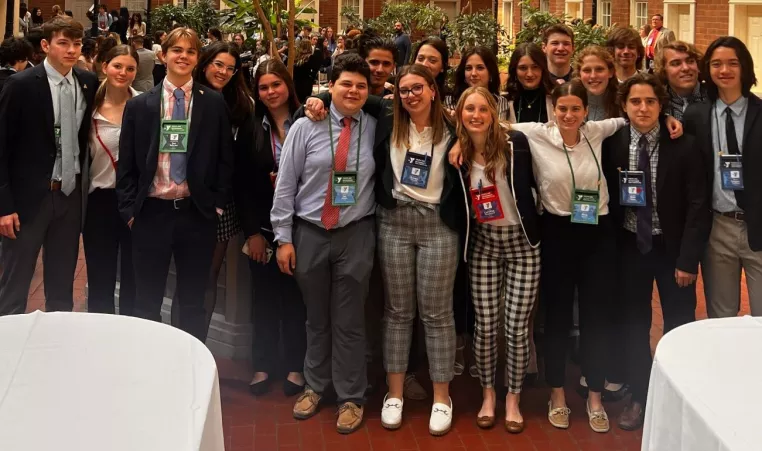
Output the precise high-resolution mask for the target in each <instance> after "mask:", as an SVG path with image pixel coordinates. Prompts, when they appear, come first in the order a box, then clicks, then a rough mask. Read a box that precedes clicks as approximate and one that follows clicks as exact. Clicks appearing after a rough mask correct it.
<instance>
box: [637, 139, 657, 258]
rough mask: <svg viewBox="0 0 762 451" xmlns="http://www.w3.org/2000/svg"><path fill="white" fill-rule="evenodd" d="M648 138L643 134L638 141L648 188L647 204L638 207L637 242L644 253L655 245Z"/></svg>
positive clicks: (644, 185) (640, 169)
mask: <svg viewBox="0 0 762 451" xmlns="http://www.w3.org/2000/svg"><path fill="white" fill-rule="evenodd" d="M648 147H649V146H648V139H646V136H645V135H643V136H641V137H640V141H638V170H639V171H643V174H644V175H645V176H644V177H643V179H644V180H643V189H644V190H646V205H645V206H644V207H639V208H637V218H638V219H637V238H636V239H635V242H636V244H637V246H638V250H639V251H640V252H641V253H642V254H647V253H649V252H650V251H651V247H652V245H653V219H652V216H651V213H652V210H653V206H654V202H653V194H652V193H651V157H650V156H649V155H648Z"/></svg>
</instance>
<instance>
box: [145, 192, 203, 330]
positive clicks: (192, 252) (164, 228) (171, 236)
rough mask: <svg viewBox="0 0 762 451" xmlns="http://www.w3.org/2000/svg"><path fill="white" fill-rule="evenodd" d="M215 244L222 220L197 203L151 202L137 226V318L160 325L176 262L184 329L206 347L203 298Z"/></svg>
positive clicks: (181, 319)
mask: <svg viewBox="0 0 762 451" xmlns="http://www.w3.org/2000/svg"><path fill="white" fill-rule="evenodd" d="M216 244H217V220H216V219H215V218H207V217H206V216H204V215H203V214H201V212H200V211H199V210H198V209H197V208H196V206H195V205H193V201H192V199H190V198H186V199H182V200H180V201H178V202H174V201H171V200H162V199H156V198H153V197H149V198H147V199H146V200H145V202H144V203H143V207H142V209H141V210H140V212H139V213H138V214H137V215H136V217H135V221H134V222H133V224H132V260H133V267H134V268H135V288H136V290H135V291H136V297H135V316H138V317H141V318H146V319H151V320H155V321H161V304H162V301H163V299H164V290H165V287H166V284H167V275H168V274H169V263H170V261H171V259H172V257H173V256H174V259H175V269H176V271H177V285H176V290H177V295H178V296H177V299H178V302H179V303H180V324H179V327H180V329H182V330H184V331H186V332H188V333H189V334H191V335H193V336H194V337H196V338H198V339H199V340H202V341H203V340H204V339H205V337H206V332H207V323H206V309H205V308H204V294H205V293H206V284H207V281H208V280H209V268H210V267H211V264H212V255H213V253H214V247H215V245H216Z"/></svg>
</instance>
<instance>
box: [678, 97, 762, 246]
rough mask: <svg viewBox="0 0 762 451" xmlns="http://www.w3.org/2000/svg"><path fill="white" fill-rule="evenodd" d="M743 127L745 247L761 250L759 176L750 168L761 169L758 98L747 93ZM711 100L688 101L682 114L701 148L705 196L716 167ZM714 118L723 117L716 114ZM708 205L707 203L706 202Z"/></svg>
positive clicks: (761, 179) (761, 105)
mask: <svg viewBox="0 0 762 451" xmlns="http://www.w3.org/2000/svg"><path fill="white" fill-rule="evenodd" d="M748 99H749V106H748V109H747V111H746V122H745V123H744V131H743V144H742V146H743V156H742V160H743V167H744V168H745V171H744V172H745V173H746V174H747V176H746V177H744V181H743V182H744V195H745V196H746V209H745V213H746V216H745V220H746V224H747V227H748V237H749V247H750V248H751V250H753V251H755V252H756V251H762V177H759V176H758V174H755V172H754V171H756V172H759V171H762V149H761V150H757V147H758V146H759V145H760V143H762V114H760V112H761V111H762V100H760V99H759V97H757V96H755V95H754V94H750V95H749V97H748ZM713 107H714V102H713V101H708V100H707V101H704V102H700V103H694V104H691V105H690V106H689V107H688V109H687V110H686V111H685V114H684V115H683V124H684V128H685V133H686V134H689V135H692V136H694V137H695V138H696V145H697V146H698V148H699V149H700V150H701V155H703V158H704V170H705V171H706V189H707V193H708V194H707V196H709V199H711V198H712V191H713V190H714V177H715V175H716V174H717V172H718V169H716V168H715V166H714V154H713V152H714V148H713V145H712V121H714V115H713V114H712V110H713ZM718 120H724V118H723V117H718ZM709 206H710V207H711V203H710V204H709Z"/></svg>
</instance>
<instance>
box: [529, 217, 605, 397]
mask: <svg viewBox="0 0 762 451" xmlns="http://www.w3.org/2000/svg"><path fill="white" fill-rule="evenodd" d="M541 227H542V251H541V255H542V272H541V275H540V287H541V291H542V293H543V300H544V301H545V345H544V346H545V378H546V380H547V382H548V385H550V386H551V387H553V388H558V387H563V386H564V382H565V379H566V356H567V349H568V347H569V331H570V329H571V327H572V324H573V306H574V289H575V287H576V289H577V293H578V301H579V326H580V359H581V363H582V374H584V375H585V377H586V379H587V384H588V387H590V390H592V391H595V392H600V391H602V390H603V384H604V379H605V376H606V374H605V373H606V361H607V359H608V343H607V338H608V330H609V327H610V316H611V314H610V306H611V304H612V302H615V299H616V298H615V297H614V296H612V294H613V293H612V287H613V286H614V284H613V279H614V277H615V275H616V272H615V263H616V260H615V254H614V246H615V238H614V235H613V231H612V228H611V221H610V219H609V217H608V216H601V217H600V218H599V220H598V225H588V224H574V223H572V222H571V220H570V218H569V217H568V216H555V215H552V214H549V213H547V212H546V213H545V214H543V216H542V220H541Z"/></svg>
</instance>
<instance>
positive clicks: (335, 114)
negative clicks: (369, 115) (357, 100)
mask: <svg viewBox="0 0 762 451" xmlns="http://www.w3.org/2000/svg"><path fill="white" fill-rule="evenodd" d="M362 114H363V113H362V110H360V111H358V112H357V113H355V114H353V115H352V119H354V120H356V121H359V120H360V118H361V117H362ZM344 117H346V116H344V115H343V114H341V113H339V110H337V109H336V106H335V104H334V103H331V118H332V119H333V120H334V121H336V122H338V123H339V124H341V123H342V121H343V119H344Z"/></svg>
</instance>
